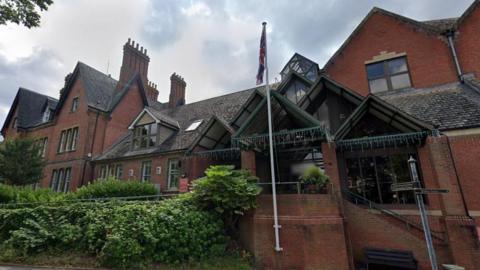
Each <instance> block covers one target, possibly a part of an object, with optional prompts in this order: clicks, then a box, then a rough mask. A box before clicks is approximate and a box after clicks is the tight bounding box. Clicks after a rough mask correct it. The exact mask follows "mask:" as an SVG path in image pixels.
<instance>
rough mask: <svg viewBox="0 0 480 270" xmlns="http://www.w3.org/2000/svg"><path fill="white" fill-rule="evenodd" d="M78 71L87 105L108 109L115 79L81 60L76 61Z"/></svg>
mask: <svg viewBox="0 0 480 270" xmlns="http://www.w3.org/2000/svg"><path fill="white" fill-rule="evenodd" d="M78 71H79V72H80V76H81V78H82V82H83V84H84V86H85V92H86V95H87V103H88V106H90V107H93V108H96V109H99V110H102V111H109V109H110V107H109V105H110V103H111V101H112V100H113V96H114V94H115V88H116V86H117V80H115V79H113V78H112V77H110V76H108V75H106V74H104V73H103V72H100V71H98V70H96V69H94V68H92V67H90V66H88V65H86V64H84V63H82V62H78Z"/></svg>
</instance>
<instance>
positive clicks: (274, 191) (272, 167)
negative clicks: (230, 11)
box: [262, 22, 282, 252]
mask: <svg viewBox="0 0 480 270" xmlns="http://www.w3.org/2000/svg"><path fill="white" fill-rule="evenodd" d="M262 25H263V31H265V82H266V85H265V88H266V92H267V111H268V142H269V145H270V174H271V176H272V200H273V223H274V224H273V228H274V229H275V251H277V252H279V251H282V248H281V247H280V234H279V231H278V230H279V229H280V228H281V226H280V225H278V211H277V188H276V185H275V162H274V159H273V135H272V132H273V130H272V129H273V128H272V106H271V101H270V84H269V81H268V58H267V57H268V50H267V31H266V28H267V22H263V23H262Z"/></svg>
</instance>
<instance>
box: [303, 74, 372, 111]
mask: <svg viewBox="0 0 480 270" xmlns="http://www.w3.org/2000/svg"><path fill="white" fill-rule="evenodd" d="M320 86H324V87H320ZM323 91H331V92H333V93H335V94H337V95H339V96H341V97H343V98H345V99H346V100H348V101H349V102H351V103H353V104H355V105H360V103H361V102H362V100H363V99H364V97H363V96H361V95H360V94H358V93H357V92H355V91H353V90H351V89H349V88H348V87H346V86H344V85H342V84H340V83H338V82H337V81H335V80H333V79H331V78H329V77H328V76H326V75H321V76H320V77H319V78H318V80H316V81H315V83H314V84H313V85H312V86H311V87H310V89H309V90H308V91H307V93H306V94H305V95H304V96H303V97H302V99H300V101H299V102H298V106H299V107H300V108H302V109H304V110H306V109H307V108H308V106H309V105H310V104H311V103H312V102H313V100H315V99H316V98H317V97H318V96H319V95H321V93H322V92H323Z"/></svg>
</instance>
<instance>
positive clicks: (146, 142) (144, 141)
mask: <svg viewBox="0 0 480 270" xmlns="http://www.w3.org/2000/svg"><path fill="white" fill-rule="evenodd" d="M147 144H148V141H147V137H142V139H141V141H140V147H141V148H146V147H147Z"/></svg>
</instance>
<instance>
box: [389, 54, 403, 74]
mask: <svg viewBox="0 0 480 270" xmlns="http://www.w3.org/2000/svg"><path fill="white" fill-rule="evenodd" d="M388 70H389V72H390V74H396V73H399V72H404V71H407V61H405V58H403V57H402V58H397V59H393V60H390V61H388Z"/></svg>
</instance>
